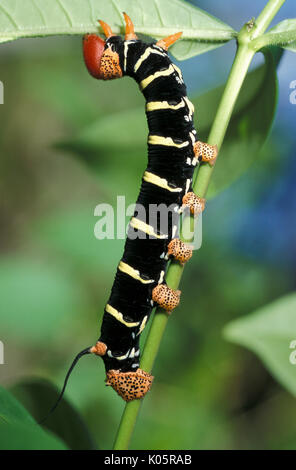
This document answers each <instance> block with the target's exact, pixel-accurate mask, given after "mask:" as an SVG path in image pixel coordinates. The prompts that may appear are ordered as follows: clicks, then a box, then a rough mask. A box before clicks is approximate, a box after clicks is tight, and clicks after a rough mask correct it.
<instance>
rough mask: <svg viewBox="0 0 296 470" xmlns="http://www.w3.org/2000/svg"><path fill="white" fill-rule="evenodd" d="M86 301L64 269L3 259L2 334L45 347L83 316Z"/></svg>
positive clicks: (0, 281) (0, 289)
mask: <svg viewBox="0 0 296 470" xmlns="http://www.w3.org/2000/svg"><path fill="white" fill-rule="evenodd" d="M86 302H87V301H86V299H84V294H83V292H82V290H81V288H80V286H79V285H78V282H77V281H74V280H72V279H71V277H69V275H68V274H66V273H65V272H64V271H63V270H60V269H58V267H55V266H52V265H50V264H49V263H46V264H45V263H40V262H36V261H35V262H34V261H32V260H31V259H26V258H20V259H18V258H14V257H7V258H5V259H1V260H0V323H1V333H2V334H3V333H4V332H8V333H10V332H11V333H12V334H13V336H14V337H15V338H18V339H21V340H22V341H23V340H29V341H30V343H31V344H32V345H36V344H40V343H42V344H44V342H45V341H47V340H50V341H51V340H52V336H53V335H55V334H56V333H57V332H58V331H61V330H63V328H64V327H65V326H66V325H67V324H68V323H69V321H73V318H75V317H77V316H78V315H81V314H82V312H84V310H85V307H86Z"/></svg>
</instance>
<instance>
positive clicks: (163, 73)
mask: <svg viewBox="0 0 296 470" xmlns="http://www.w3.org/2000/svg"><path fill="white" fill-rule="evenodd" d="M174 72H175V69H174V67H173V65H172V64H171V65H170V66H169V67H168V68H167V69H166V70H160V71H158V72H155V73H154V74H153V75H149V77H147V78H145V79H144V80H142V81H141V82H140V87H141V89H142V90H144V88H146V87H147V86H148V85H149V84H150V83H151V82H153V80H155V79H156V78H159V77H166V76H168V75H171V74H172V73H174Z"/></svg>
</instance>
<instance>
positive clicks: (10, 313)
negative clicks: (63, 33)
mask: <svg viewBox="0 0 296 470" xmlns="http://www.w3.org/2000/svg"><path fill="white" fill-rule="evenodd" d="M192 3H194V2H192ZM218 3H220V2H217V1H215V0H211V1H207V2H205V1H204V2H203V1H199V2H195V4H196V5H198V6H199V7H201V8H204V9H205V10H207V11H209V12H211V13H212V14H214V15H215V16H217V17H219V18H221V19H222V20H224V21H226V22H228V23H229V24H231V25H232V26H234V27H235V28H239V27H240V25H241V24H242V22H243V21H245V20H248V19H249V18H250V17H251V16H255V15H256V14H257V13H258V12H259V11H260V9H261V8H262V7H263V5H264V4H265V2H262V1H259V2H258V1H256V2H255V1H254V0H250V1H249V2H248V5H244V6H242V5H240V6H239V7H238V5H237V2H235V1H228V2H225V3H227V6H226V7H225V8H223V9H222V7H221V5H219V6H218V5H217V4H218ZM223 3H224V2H223ZM288 4H289V2H287V5H288ZM290 5H291V2H290ZM289 8H290V10H289ZM281 15H282V18H286V17H288V16H290V17H291V16H294V17H295V11H293V9H292V8H291V7H290V6H289V7H288V6H287V8H286V7H285V8H283V11H282V12H281ZM279 19H281V18H277V21H278V20H279ZM233 55H234V44H229V45H226V46H225V47H223V48H221V49H218V50H216V51H213V52H210V53H208V54H205V55H203V56H201V57H196V58H194V59H191V60H189V61H187V62H184V63H181V67H182V70H183V72H184V78H185V82H187V83H188V88H189V94H190V97H192V96H197V95H198V94H200V93H202V92H204V91H207V90H209V89H210V88H211V87H213V86H217V85H220V84H221V83H223V81H224V80H225V78H226V77H227V74H228V72H229V68H230V65H231V62H232V59H233ZM260 61H261V59H256V61H255V64H256V63H259V62H260ZM179 65H180V64H179ZM295 78H296V70H295V58H294V57H293V54H292V53H289V52H286V53H285V55H284V58H283V59H282V61H281V64H280V68H279V80H280V94H279V109H278V114H277V118H276V121H275V124H274V126H273V130H272V133H271V135H270V137H269V139H268V142H267V143H266V146H265V150H264V151H263V153H262V156H261V158H260V159H259V158H258V159H257V160H256V161H255V163H254V164H253V165H252V166H251V167H250V168H249V169H248V170H247V171H246V172H245V173H244V174H243V175H242V176H240V177H239V178H238V179H236V181H235V182H234V183H233V184H231V185H230V186H229V187H228V188H226V189H225V190H224V191H223V192H220V193H219V195H218V196H217V197H215V198H214V199H212V200H210V201H209V203H208V204H207V210H206V212H205V213H204V217H203V244H202V248H201V249H200V250H199V251H198V252H197V253H195V256H194V257H193V259H192V261H191V262H190V263H189V264H188V266H187V267H186V270H185V273H184V277H183V279H182V285H181V289H182V303H181V306H180V307H179V308H178V310H177V311H176V312H175V313H174V315H173V316H172V317H171V319H170V322H169V324H168V328H167V330H166V333H165V337H164V340H163V343H162V345H161V349H160V352H159V356H158V359H157V361H156V364H155V368H154V370H153V374H154V375H155V377H156V378H155V383H154V386H153V390H152V392H151V393H150V394H149V395H148V396H147V398H146V399H145V403H144V405H143V406H142V409H141V415H140V418H139V420H138V423H137V427H136V432H135V434H134V436H133V439H132V445H131V448H133V449H143V448H145V449H242V448H244V449H258V448H261V449H262V448H267V449H274V448H292V449H295V448H296V425H295V423H296V406H295V399H294V398H293V396H292V394H291V393H290V392H288V391H286V390H285V389H284V388H283V387H282V386H281V385H279V384H278V382H276V381H275V380H274V378H273V377H272V376H271V375H270V373H269V372H268V370H267V369H266V368H265V367H264V365H263V364H262V362H261V361H260V359H258V358H257V356H255V355H254V354H253V353H252V352H250V351H248V350H247V349H243V348H241V347H239V346H236V345H233V344H231V343H229V342H227V341H226V340H225V339H224V338H223V336H222V330H223V328H224V326H225V325H226V324H227V323H228V322H230V321H231V320H233V319H236V318H239V317H242V316H244V315H247V314H249V313H250V312H253V311H254V310H257V309H259V308H261V307H262V306H264V305H265V304H267V303H270V302H272V301H273V300H275V299H277V298H280V297H281V296H284V295H285V294H287V293H290V292H291V291H293V289H295V278H296V276H295V274H296V272H295V258H296V249H295V234H296V230H295V199H296V198H295V184H294V181H295V177H294V176H293V175H295V158H294V159H293V157H295V150H294V149H295V143H296V141H295V133H294V130H293V129H294V127H295V114H296V106H293V105H292V104H291V103H290V102H289V93H290V90H289V83H290V82H291V81H292V80H295ZM0 80H1V81H2V82H3V83H4V104H3V105H0V149H1V160H0V162H1V163H0V165H1V170H0V171H1V186H0V191H1V201H0V220H1V232H0V237H1V252H0V340H2V341H3V343H4V352H5V364H4V365H0V380H1V385H2V386H4V387H6V388H9V387H14V386H15V385H16V384H18V383H20V382H26V381H30V380H33V379H36V378H38V379H40V378H44V379H47V380H50V381H52V382H53V383H54V384H55V385H56V386H57V387H58V388H60V387H61V385H62V382H63V379H64V376H65V373H66V370H67V368H68V367H69V365H70V363H71V361H72V359H73V357H74V355H75V354H76V353H77V352H79V351H80V350H81V349H83V348H84V347H86V346H88V345H91V344H92V343H94V341H95V340H96V339H97V337H98V335H99V322H100V320H101V315H102V312H103V308H104V305H105V303H106V301H107V299H108V296H109V291H110V288H111V286H112V281H113V277H114V273H115V270H116V266H117V263H118V261H119V259H120V257H121V253H122V250H123V245H124V240H100V241H99V240H97V239H96V238H95V237H94V226H95V223H96V221H97V218H96V217H95V216H94V209H95V207H96V205H97V204H99V203H103V202H105V203H110V204H113V205H114V206H115V205H116V197H117V195H125V196H126V205H128V204H130V203H132V202H134V201H135V200H136V197H137V194H138V189H139V183H140V178H141V175H142V173H143V170H144V168H145V164H146V142H145V132H146V129H147V125H146V120H145V114H144V99H143V97H142V95H141V94H140V93H139V90H138V88H137V85H136V84H135V83H134V82H133V81H132V80H131V79H128V78H124V79H123V80H118V81H113V82H107V83H100V82H97V81H95V80H94V79H92V78H91V77H90V76H89V75H88V73H87V71H86V70H85V67H84V65H83V62H82V53H81V39H80V38H66V37H63V38H48V39H34V40H29V39H27V40H21V41H17V42H15V43H11V44H7V45H3V46H1V50H0ZM213 105H215V103H214V104H213ZM139 107H142V114H141V118H140V120H139V119H138V114H137V110H138V108H139ZM133 113H135V115H136V116H137V117H136V119H133ZM123 118H124V119H123ZM195 118H196V125H197V129H198V128H199V125H200V124H201V125H202V121H203V115H202V114H201V113H199V110H198V108H197V109H196V116H195ZM117 122H119V123H121V124H120V125H117ZM124 122H126V123H127V124H126V125H124ZM130 122H133V124H134V126H133V127H132V128H131V126H130V124H129V123H130ZM93 126H95V129H96V130H98V134H95V135H97V141H94V140H93V137H90V136H93V135H94V132H93V131H92V129H93V128H94V127H93ZM112 132H114V134H115V135H116V137H115V136H114V138H113V137H112ZM255 157H256V156H255ZM250 158H251V159H252V160H254V155H253V156H252V155H250ZM220 165H221V171H222V166H223V163H222V162H221V163H220ZM218 171H219V167H218V166H217V172H218ZM294 337H296V332H294V333H293V332H291V339H293V338H294ZM288 357H289V346H287V361H288ZM291 367H292V366H291ZM295 367H296V366H295ZM295 370H296V369H295ZM104 378H105V374H104V370H103V363H102V361H100V360H97V359H96V358H94V357H89V358H84V359H83V360H81V362H80V363H79V364H78V366H77V367H76V369H75V371H74V372H73V375H72V376H71V379H70V382H69V386H68V389H67V391H66V397H67V398H68V400H69V401H70V403H71V404H72V405H73V406H74V407H75V408H77V409H78V410H79V411H80V413H81V414H82V416H83V418H84V421H85V422H86V423H87V425H88V427H89V429H90V431H91V433H92V435H93V436H94V439H95V441H96V443H97V445H98V446H99V447H100V448H110V447H111V446H112V441H113V438H114V435H115V432H116V429H117V426H118V423H119V419H120V415H121V412H122V410H123V406H124V404H123V402H122V401H121V399H120V398H119V397H118V396H117V395H115V393H114V392H113V391H111V390H110V389H109V388H106V387H105V386H104ZM19 398H20V396H19Z"/></svg>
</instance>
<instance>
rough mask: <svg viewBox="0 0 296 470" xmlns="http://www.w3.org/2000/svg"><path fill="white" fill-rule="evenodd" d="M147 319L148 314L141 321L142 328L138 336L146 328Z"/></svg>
mask: <svg viewBox="0 0 296 470" xmlns="http://www.w3.org/2000/svg"><path fill="white" fill-rule="evenodd" d="M147 320H148V316H147V315H146V316H145V317H144V318H143V320H142V323H141V326H140V329H139V331H138V333H137V336H138V335H140V334H141V333H142V331H143V330H144V328H145V326H146V323H147Z"/></svg>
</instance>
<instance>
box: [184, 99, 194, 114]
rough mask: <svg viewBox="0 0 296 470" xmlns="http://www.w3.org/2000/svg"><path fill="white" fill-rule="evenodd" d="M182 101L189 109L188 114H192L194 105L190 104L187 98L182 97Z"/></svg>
mask: <svg viewBox="0 0 296 470" xmlns="http://www.w3.org/2000/svg"><path fill="white" fill-rule="evenodd" d="M184 100H185V101H186V104H187V106H188V108H189V111H190V114H193V113H194V104H193V103H191V101H190V100H189V99H188V97H187V96H184Z"/></svg>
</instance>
